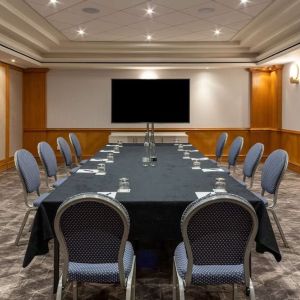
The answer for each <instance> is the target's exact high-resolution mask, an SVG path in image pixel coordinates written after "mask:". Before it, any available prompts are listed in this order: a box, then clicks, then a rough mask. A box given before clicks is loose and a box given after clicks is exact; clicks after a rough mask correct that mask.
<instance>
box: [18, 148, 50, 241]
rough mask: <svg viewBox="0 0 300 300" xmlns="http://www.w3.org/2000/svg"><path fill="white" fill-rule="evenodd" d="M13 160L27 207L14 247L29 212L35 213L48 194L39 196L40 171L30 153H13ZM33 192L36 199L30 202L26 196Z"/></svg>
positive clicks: (23, 150)
mask: <svg viewBox="0 0 300 300" xmlns="http://www.w3.org/2000/svg"><path fill="white" fill-rule="evenodd" d="M14 159H15V166H16V169H17V172H18V174H19V177H20V180H21V182H22V187H23V192H24V200H25V205H26V206H27V211H26V213H25V216H24V219H23V221H22V224H21V227H20V230H19V232H18V235H17V238H16V241H15V245H19V241H20V238H21V235H22V232H23V229H24V227H25V225H26V222H27V219H28V216H29V214H30V212H32V211H36V210H37V209H38V207H39V205H40V204H41V202H42V201H43V200H44V199H45V198H46V197H47V196H48V195H49V193H44V194H40V190H39V188H40V184H41V179H40V170H39V167H38V164H37V162H36V160H35V158H34V157H33V155H32V154H31V153H30V152H28V151H27V150H25V149H21V150H18V151H16V153H15V157H14ZM33 192H36V193H37V196H38V197H37V198H36V199H35V200H34V201H33V202H31V201H30V200H29V199H28V198H29V197H28V196H29V194H31V193H33Z"/></svg>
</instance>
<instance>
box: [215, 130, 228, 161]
mask: <svg viewBox="0 0 300 300" xmlns="http://www.w3.org/2000/svg"><path fill="white" fill-rule="evenodd" d="M227 137H228V133H227V132H223V133H221V135H220V136H219V138H218V140H217V145H216V157H217V159H218V158H220V157H221V156H222V153H223V149H224V146H225V143H226V140H227Z"/></svg>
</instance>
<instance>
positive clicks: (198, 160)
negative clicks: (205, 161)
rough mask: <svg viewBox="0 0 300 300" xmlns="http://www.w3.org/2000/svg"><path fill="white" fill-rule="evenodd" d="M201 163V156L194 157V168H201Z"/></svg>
mask: <svg viewBox="0 0 300 300" xmlns="http://www.w3.org/2000/svg"><path fill="white" fill-rule="evenodd" d="M200 167H201V163H200V159H199V158H194V159H193V168H195V169H200Z"/></svg>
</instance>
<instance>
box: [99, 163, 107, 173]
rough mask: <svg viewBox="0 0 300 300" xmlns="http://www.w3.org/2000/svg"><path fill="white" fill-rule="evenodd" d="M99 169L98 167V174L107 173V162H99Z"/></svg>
mask: <svg viewBox="0 0 300 300" xmlns="http://www.w3.org/2000/svg"><path fill="white" fill-rule="evenodd" d="M97 169H98V174H101V175H105V174H106V169H105V164H104V163H100V164H98V165H97Z"/></svg>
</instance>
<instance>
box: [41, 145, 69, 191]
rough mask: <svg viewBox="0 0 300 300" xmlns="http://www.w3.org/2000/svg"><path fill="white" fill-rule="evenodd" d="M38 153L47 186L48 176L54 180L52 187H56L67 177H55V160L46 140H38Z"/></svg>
mask: <svg viewBox="0 0 300 300" xmlns="http://www.w3.org/2000/svg"><path fill="white" fill-rule="evenodd" d="M38 153H39V157H40V160H41V162H42V165H43V167H44V169H45V178H46V184H47V187H49V180H48V178H51V177H54V179H55V182H54V183H53V187H54V188H56V187H58V186H59V185H61V184H62V183H63V182H65V181H66V180H67V177H64V178H60V179H59V180H58V179H57V161H56V157H55V154H54V151H53V150H52V148H51V146H50V145H49V144H48V143H46V142H40V143H39V144H38Z"/></svg>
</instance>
